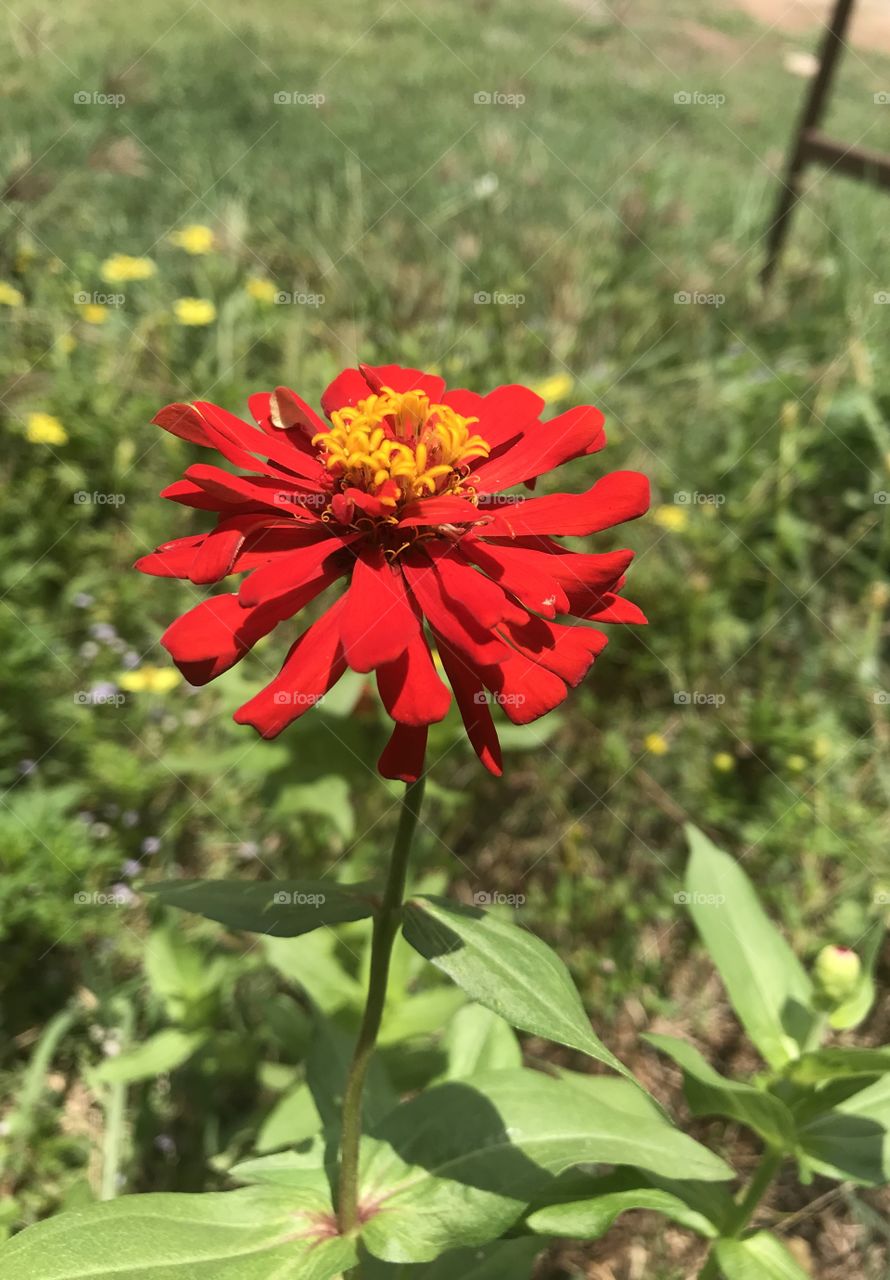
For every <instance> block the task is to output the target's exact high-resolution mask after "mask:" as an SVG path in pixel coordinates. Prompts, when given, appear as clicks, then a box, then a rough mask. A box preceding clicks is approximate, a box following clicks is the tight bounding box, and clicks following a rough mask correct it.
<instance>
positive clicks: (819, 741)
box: [810, 733, 832, 760]
mask: <svg viewBox="0 0 890 1280" xmlns="http://www.w3.org/2000/svg"><path fill="white" fill-rule="evenodd" d="M831 746H832V744H831V738H830V737H829V736H828V734H827V733H820V734H818V735H817V737H815V738H814V739H813V745H812V747H811V748H810V752H811V754H812V757H813V759H814V760H827V759H828V757H829V756H830V755H831Z"/></svg>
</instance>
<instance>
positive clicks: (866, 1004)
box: [828, 971, 875, 1031]
mask: <svg viewBox="0 0 890 1280" xmlns="http://www.w3.org/2000/svg"><path fill="white" fill-rule="evenodd" d="M874 1002H875V982H874V978H873V977H872V976H871V974H870V973H868V972H867V971H865V972H863V974H862V977H861V978H860V980H859V985H858V987H857V988H856V990H855V991H854V993H853V995H852V996H851V997H850V999H849V1000H847V1001H845V1002H844V1004H842V1005H841V1006H840V1007H839V1008H837V1009H833V1010H832V1011H831V1013H830V1014H829V1015H828V1023H829V1026H831V1027H833V1028H834V1030H835V1031H848V1030H849V1029H850V1028H851V1027H858V1026H859V1023H860V1022H864V1021H865V1019H866V1018H867V1017H868V1015H869V1013H870V1012H871V1007H872V1005H873V1004H874Z"/></svg>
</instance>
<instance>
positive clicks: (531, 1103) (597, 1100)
mask: <svg viewBox="0 0 890 1280" xmlns="http://www.w3.org/2000/svg"><path fill="white" fill-rule="evenodd" d="M582 1079H583V1080H584V1082H585V1083H584V1086H583V1087H579V1085H578V1084H577V1083H576V1081H577V1080H582ZM588 1081H589V1084H588ZM375 1137H376V1138H377V1139H378V1141H377V1142H371V1141H369V1142H368V1144H367V1146H366V1149H365V1152H364V1153H363V1160H362V1168H361V1179H360V1184H361V1198H362V1201H363V1202H364V1203H365V1204H367V1205H368V1206H373V1205H379V1204H381V1203H384V1204H385V1210H384V1211H382V1212H380V1213H377V1214H371V1215H370V1216H369V1217H368V1220H367V1221H366V1224H365V1227H364V1229H363V1240H364V1243H365V1245H366V1246H367V1248H368V1249H370V1251H371V1252H372V1253H374V1254H375V1255H376V1256H377V1257H379V1258H382V1259H384V1260H385V1261H388V1262H396V1263H406V1262H425V1261H430V1260H432V1259H433V1258H434V1257H436V1256H438V1254H440V1253H442V1252H443V1251H445V1250H446V1249H449V1248H457V1247H459V1246H462V1245H464V1246H466V1245H482V1244H485V1243H487V1242H488V1241H490V1240H492V1239H495V1238H496V1237H497V1236H499V1235H500V1234H502V1233H503V1232H504V1231H505V1230H506V1229H507V1228H508V1227H509V1226H511V1225H512V1224H513V1223H514V1222H515V1221H516V1219H517V1218H518V1217H519V1216H520V1214H521V1213H522V1212H523V1211H524V1209H525V1208H526V1206H527V1205H528V1204H529V1203H531V1202H532V1201H533V1200H534V1199H535V1198H536V1197H540V1196H542V1195H543V1194H544V1193H545V1192H546V1190H547V1189H548V1187H550V1186H551V1184H552V1182H553V1178H554V1175H556V1174H558V1173H561V1172H562V1171H563V1170H565V1169H567V1168H569V1167H571V1166H574V1165H577V1164H584V1163H608V1164H619V1165H625V1164H627V1165H637V1166H639V1167H641V1168H645V1169H648V1170H652V1171H653V1172H655V1173H661V1174H664V1175H666V1176H669V1175H671V1174H675V1173H676V1171H677V1169H678V1168H679V1169H682V1170H683V1171H684V1174H685V1175H686V1176H688V1177H689V1178H701V1179H716V1180H723V1179H728V1178H731V1177H732V1176H733V1174H732V1170H731V1169H730V1168H729V1167H728V1166H727V1165H725V1164H724V1163H723V1161H722V1160H720V1159H718V1158H717V1157H716V1156H714V1155H712V1154H711V1153H710V1152H709V1151H706V1150H705V1148H704V1147H701V1146H699V1144H698V1143H696V1142H694V1141H693V1140H692V1139H691V1138H688V1137H687V1136H686V1135H685V1134H683V1133H680V1132H679V1130H677V1129H675V1128H674V1127H673V1126H672V1125H671V1124H669V1123H668V1121H667V1120H665V1118H664V1116H663V1115H662V1113H661V1111H660V1110H659V1109H658V1107H657V1106H656V1105H655V1104H654V1103H653V1102H651V1101H650V1100H647V1099H646V1098H645V1096H644V1095H643V1094H642V1093H641V1092H640V1090H639V1089H638V1088H637V1087H636V1086H635V1085H632V1084H630V1083H628V1082H627V1081H625V1080H621V1079H617V1078H615V1077H606V1076H590V1077H574V1076H572V1077H569V1078H564V1079H553V1078H551V1077H549V1076H544V1075H542V1074H540V1073H538V1072H533V1071H525V1070H520V1071H500V1072H493V1073H487V1074H485V1075H482V1076H477V1077H474V1078H473V1079H471V1080H466V1081H460V1082H458V1081H451V1082H448V1083H447V1084H442V1085H437V1086H436V1087H434V1088H432V1089H430V1090H427V1091H426V1092H425V1093H422V1094H420V1095H419V1096H418V1097H416V1098H413V1099H412V1100H411V1101H410V1102H407V1103H403V1104H402V1105H401V1106H399V1107H397V1108H396V1109H395V1110H394V1111H393V1112H392V1113H391V1114H390V1115H389V1116H387V1117H386V1119H385V1120H384V1121H383V1122H382V1124H380V1125H379V1126H377V1129H376V1131H375Z"/></svg>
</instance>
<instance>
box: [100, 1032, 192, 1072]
mask: <svg viewBox="0 0 890 1280" xmlns="http://www.w3.org/2000/svg"><path fill="white" fill-rule="evenodd" d="M206 1039H207V1033H206V1032H203V1031H192V1032H188V1031H180V1030H179V1029H178V1028H176V1027H170V1028H168V1029H167V1030H166V1031H159V1032H158V1033H157V1035H154V1036H150V1037H149V1038H148V1040H146V1041H144V1042H143V1043H142V1044H140V1045H138V1046H137V1047H136V1048H135V1049H128V1050H127V1052H126V1053H121V1054H119V1055H118V1056H117V1057H116V1058H106V1060H105V1061H104V1062H103V1063H102V1064H101V1066H99V1067H97V1068H96V1072H95V1075H96V1078H97V1079H98V1080H100V1081H101V1082H102V1083H103V1084H132V1083H133V1082H134V1081H136V1080H153V1079H154V1078H155V1077H156V1076H162V1075H165V1074H166V1072H168V1071H174V1070H175V1069H176V1067H181V1066H182V1064H183V1063H184V1062H186V1061H187V1060H188V1059H189V1058H190V1057H191V1056H192V1054H193V1053H195V1051H196V1050H197V1049H199V1048H200V1047H201V1045H202V1044H204V1043H205V1041H206Z"/></svg>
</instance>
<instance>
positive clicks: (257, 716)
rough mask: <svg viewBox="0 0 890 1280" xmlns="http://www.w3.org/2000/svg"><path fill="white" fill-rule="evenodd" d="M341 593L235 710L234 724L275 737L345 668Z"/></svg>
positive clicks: (340, 674)
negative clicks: (279, 665) (263, 684)
mask: <svg viewBox="0 0 890 1280" xmlns="http://www.w3.org/2000/svg"><path fill="white" fill-rule="evenodd" d="M345 599H346V597H345V596H341V597H340V599H339V600H337V601H335V602H334V604H332V605H331V607H330V609H328V611H327V613H324V614H322V616H321V617H320V618H319V619H318V621H317V622H314V623H313V624H312V626H311V627H309V628H308V629H307V630H306V631H304V632H303V634H302V635H301V636H300V638H299V639H298V640H297V642H296V643H295V644H294V645H293V646H292V647H291V650H290V652H289V653H288V655H287V657H286V658H285V660H284V665H283V666H282V668H281V670H280V671H279V673H278V675H277V676H276V677H275V679H274V680H273V681H272V682H271V684H268V685H266V687H265V689H263V690H261V691H260V692H259V693H258V694H257V695H256V697H254V698H251V699H250V701H249V702H245V704H244V706H243V707H239V708H238V710H237V711H236V712H235V716H234V719H235V721H236V723H237V724H249V725H252V726H253V727H254V729H256V730H257V731H258V732H259V733H261V734H262V736H263V737H264V738H274V737H277V735H278V734H279V733H281V731H282V730H283V729H286V728H287V726H288V725H289V724H291V723H292V721H294V720H297V719H299V718H300V716H303V715H305V714H306V712H307V711H309V710H311V708H312V707H313V706H315V704H316V703H317V702H319V701H320V699H321V698H322V697H323V696H324V695H325V694H326V693H327V692H328V690H329V689H331V688H333V686H334V685H335V684H336V683H337V681H338V680H339V679H340V677H341V676H342V675H343V672H344V671H345V670H346V658H345V655H344V653H343V646H342V645H341V643H340V625H341V622H342V617H343V602H344V600H345Z"/></svg>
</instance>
